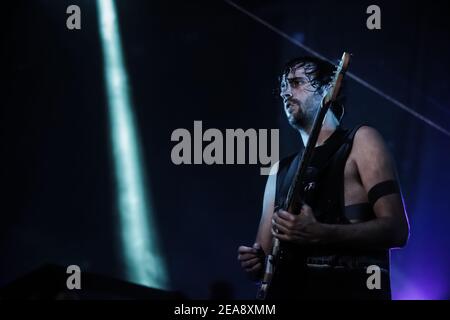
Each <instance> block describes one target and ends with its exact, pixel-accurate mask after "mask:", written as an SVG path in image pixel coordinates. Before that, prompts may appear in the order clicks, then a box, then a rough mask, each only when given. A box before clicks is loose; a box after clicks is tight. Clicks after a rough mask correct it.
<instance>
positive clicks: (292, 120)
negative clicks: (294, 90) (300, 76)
mask: <svg viewBox="0 0 450 320" xmlns="http://www.w3.org/2000/svg"><path fill="white" fill-rule="evenodd" d="M292 103H293V104H294V105H292V106H290V108H292V111H291V112H289V111H287V118H288V121H289V124H290V125H291V127H293V128H294V129H297V130H298V129H307V128H308V127H310V126H311V125H312V122H313V120H314V115H311V114H310V112H306V111H305V109H304V108H302V106H301V104H300V103H299V102H298V101H292Z"/></svg>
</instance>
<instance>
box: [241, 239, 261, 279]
mask: <svg viewBox="0 0 450 320" xmlns="http://www.w3.org/2000/svg"><path fill="white" fill-rule="evenodd" d="M265 257H266V255H265V253H264V250H263V249H262V248H261V245H260V244H259V243H255V244H254V245H253V247H246V246H240V247H239V248H238V261H239V262H240V263H241V267H242V268H243V269H244V271H245V272H246V273H247V274H248V275H249V277H250V279H252V280H255V281H256V280H259V279H260V277H261V276H262V271H263V267H264V259H265Z"/></svg>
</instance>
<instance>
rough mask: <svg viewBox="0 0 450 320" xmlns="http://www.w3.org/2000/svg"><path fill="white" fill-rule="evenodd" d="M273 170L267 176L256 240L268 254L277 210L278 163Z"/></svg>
mask: <svg viewBox="0 0 450 320" xmlns="http://www.w3.org/2000/svg"><path fill="white" fill-rule="evenodd" d="M273 172H274V174H272V175H270V176H269V177H268V178H267V183H266V187H265V190H264V200H263V208H262V214H261V220H260V222H259V227H258V232H257V234H256V242H257V243H259V244H261V247H262V249H263V250H264V252H265V253H266V254H268V253H269V252H270V250H271V248H272V234H271V232H270V230H271V228H272V223H271V221H272V216H273V212H274V210H275V191H276V180H277V175H276V172H278V163H276V164H275V165H274V168H273Z"/></svg>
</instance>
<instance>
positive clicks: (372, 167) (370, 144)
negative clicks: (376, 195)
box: [351, 126, 394, 185]
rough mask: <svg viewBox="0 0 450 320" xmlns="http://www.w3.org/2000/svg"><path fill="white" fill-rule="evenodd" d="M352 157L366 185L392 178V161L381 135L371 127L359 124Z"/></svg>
mask: <svg viewBox="0 0 450 320" xmlns="http://www.w3.org/2000/svg"><path fill="white" fill-rule="evenodd" d="M351 155H352V158H353V159H354V160H355V161H356V164H357V167H358V171H359V173H360V175H361V178H362V179H363V182H364V180H365V182H366V184H367V185H374V184H375V183H378V182H380V181H385V180H389V179H393V178H394V163H393V159H392V157H391V154H390V152H389V150H388V148H387V145H386V143H385V141H384V139H383V136H382V135H381V134H380V132H378V130H376V129H375V128H373V127H370V126H361V127H360V128H359V129H358V131H357V132H356V134H355V138H354V140H353V148H352V152H351Z"/></svg>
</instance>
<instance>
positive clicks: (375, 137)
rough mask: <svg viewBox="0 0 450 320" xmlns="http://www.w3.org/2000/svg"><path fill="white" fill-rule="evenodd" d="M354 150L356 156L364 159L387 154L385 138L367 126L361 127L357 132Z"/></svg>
mask: <svg viewBox="0 0 450 320" xmlns="http://www.w3.org/2000/svg"><path fill="white" fill-rule="evenodd" d="M352 149H353V150H354V151H355V154H357V155H360V156H364V157H368V156H371V155H375V154H379V153H381V154H384V153H387V147H386V143H385V141H384V139H383V136H382V135H381V134H380V132H378V130H377V129H375V128H373V127H370V126H367V125H364V126H361V127H360V128H359V129H358V131H357V132H356V134H355V138H354V140H353V148H352ZM368 153H369V154H368Z"/></svg>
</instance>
